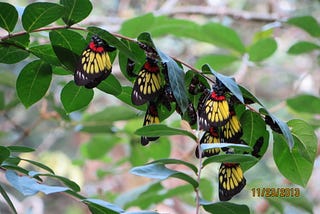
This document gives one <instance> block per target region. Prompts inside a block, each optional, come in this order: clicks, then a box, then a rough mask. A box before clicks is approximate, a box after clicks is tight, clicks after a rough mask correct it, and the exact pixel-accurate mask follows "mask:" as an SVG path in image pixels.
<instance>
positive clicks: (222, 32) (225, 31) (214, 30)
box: [202, 22, 245, 53]
mask: <svg viewBox="0 0 320 214" xmlns="http://www.w3.org/2000/svg"><path fill="white" fill-rule="evenodd" d="M202 30H203V33H205V35H206V37H207V39H208V41H209V42H211V43H212V44H215V45H217V46H220V47H224V48H229V49H232V50H236V51H238V52H239V53H244V52H245V47H244V45H243V43H242V41H241V39H240V37H239V35H238V34H237V33H236V32H235V31H234V30H233V29H231V28H229V27H226V26H224V25H221V24H219V23H213V22H211V23H208V24H206V25H204V26H202Z"/></svg>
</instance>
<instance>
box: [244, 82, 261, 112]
mask: <svg viewBox="0 0 320 214" xmlns="http://www.w3.org/2000/svg"><path fill="white" fill-rule="evenodd" d="M238 86H239V88H240V91H241V93H242V96H243V97H244V99H245V100H244V101H245V102H246V100H248V101H253V102H255V103H258V104H259V105H260V106H262V107H264V105H263V104H262V103H261V102H260V100H259V99H258V98H257V97H256V96H254V95H253V94H252V93H251V92H250V91H248V89H246V88H245V87H243V86H241V85H238Z"/></svg>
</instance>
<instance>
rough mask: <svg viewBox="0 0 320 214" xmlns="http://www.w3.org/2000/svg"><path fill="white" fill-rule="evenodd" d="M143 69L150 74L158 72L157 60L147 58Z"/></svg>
mask: <svg viewBox="0 0 320 214" xmlns="http://www.w3.org/2000/svg"><path fill="white" fill-rule="evenodd" d="M144 68H145V69H146V70H147V71H149V72H151V73H157V72H159V66H158V60H156V59H152V58H150V57H147V61H146V63H145V64H144Z"/></svg>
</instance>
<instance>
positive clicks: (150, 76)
mask: <svg viewBox="0 0 320 214" xmlns="http://www.w3.org/2000/svg"><path fill="white" fill-rule="evenodd" d="M160 90H161V75H160V68H159V66H158V62H157V60H155V59H152V58H149V57H147V61H146V62H145V63H144V65H143V67H142V68H141V70H140V72H139V74H138V76H137V78H136V80H135V82H134V85H133V90H132V94H131V101H132V103H133V104H135V105H142V104H144V103H146V102H147V101H152V100H155V99H156V98H157V95H158V94H159V92H160Z"/></svg>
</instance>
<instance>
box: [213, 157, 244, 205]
mask: <svg viewBox="0 0 320 214" xmlns="http://www.w3.org/2000/svg"><path fill="white" fill-rule="evenodd" d="M218 179H219V199H220V201H228V200H230V199H231V198H232V197H233V196H234V195H236V194H238V193H239V192H240V191H241V190H242V189H243V188H244V186H245V185H246V179H245V177H244V176H243V172H242V169H241V167H240V164H239V163H221V166H220V169H219V177H218Z"/></svg>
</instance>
